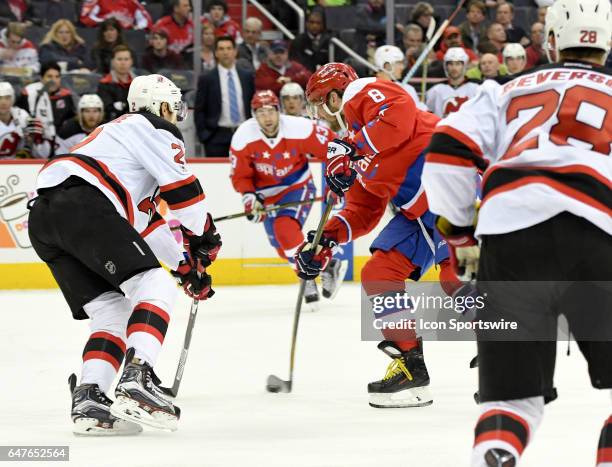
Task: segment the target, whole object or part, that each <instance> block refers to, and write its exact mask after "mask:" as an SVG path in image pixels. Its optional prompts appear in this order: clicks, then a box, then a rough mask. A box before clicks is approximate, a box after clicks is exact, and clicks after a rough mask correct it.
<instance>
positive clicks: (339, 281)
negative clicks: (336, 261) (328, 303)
mask: <svg viewBox="0 0 612 467" xmlns="http://www.w3.org/2000/svg"><path fill="white" fill-rule="evenodd" d="M348 264H349V263H348V260H346V259H344V260H342V261H340V271H338V278H337V280H336V283H337V285H336V288H335V289H334V290H332V291H331V292H330V291H329V290H325V289H323V290H322V292H321V293H322V295H323V296H324V297H325V298H327V299H328V300H333V299H334V297H335V296H336V295H338V292H339V291H340V287H341V286H342V284H343V283H344V277H345V276H346V272H347V271H348Z"/></svg>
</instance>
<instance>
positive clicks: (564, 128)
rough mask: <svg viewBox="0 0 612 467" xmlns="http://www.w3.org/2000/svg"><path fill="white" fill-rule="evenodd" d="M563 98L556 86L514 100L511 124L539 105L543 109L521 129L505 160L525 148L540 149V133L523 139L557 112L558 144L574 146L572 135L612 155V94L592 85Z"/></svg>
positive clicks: (508, 115) (554, 129) (554, 128)
mask: <svg viewBox="0 0 612 467" xmlns="http://www.w3.org/2000/svg"><path fill="white" fill-rule="evenodd" d="M559 100H560V95H559V93H558V92H557V91H555V90H554V89H549V90H547V91H542V92H538V93H535V94H524V95H522V96H518V97H515V98H514V99H512V101H511V102H510V104H509V105H508V109H507V110H506V122H507V124H510V123H511V122H512V121H513V120H514V119H516V118H517V117H518V116H519V113H520V112H521V111H524V110H528V109H535V108H539V110H538V112H537V113H536V114H535V115H534V116H533V117H532V118H531V119H530V120H529V121H527V122H526V123H525V124H524V125H523V126H521V127H520V128H519V129H518V130H517V132H516V134H515V135H514V138H513V139H512V142H511V143H510V144H509V145H508V150H507V151H506V154H504V156H503V159H510V158H512V157H516V156H518V155H519V154H521V153H522V152H523V151H526V150H528V149H535V148H537V147H538V136H537V135H536V136H533V137H531V138H529V139H527V140H525V141H523V142H521V143H519V142H520V141H521V140H522V139H523V138H524V137H525V136H526V135H527V134H529V133H530V132H531V131H532V130H533V129H535V128H537V127H539V126H541V125H543V124H544V123H545V122H546V121H548V119H550V118H551V117H552V116H553V114H554V113H555V112H556V113H557V120H558V122H557V123H556V124H555V125H553V126H552V127H551V129H550V135H549V139H550V141H551V142H553V143H554V144H556V145H558V146H567V145H571V142H570V141H569V139H570V138H571V139H574V140H578V141H583V142H585V143H588V144H590V145H591V149H592V150H593V151H596V152H600V153H602V154H604V155H606V156H607V155H610V141H611V140H612V112H610V111H609V110H608V109H610V108H612V96H609V95H607V94H605V93H603V92H601V91H597V90H595V89H592V88H587V87H584V86H574V87H573V88H570V89H568V90H567V91H566V92H565V95H564V96H563V100H562V101H561V104H559ZM557 109H558V110H557Z"/></svg>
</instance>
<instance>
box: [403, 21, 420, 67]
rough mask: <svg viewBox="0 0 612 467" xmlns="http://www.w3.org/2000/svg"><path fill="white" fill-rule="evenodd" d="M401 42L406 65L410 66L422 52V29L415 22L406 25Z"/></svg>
mask: <svg viewBox="0 0 612 467" xmlns="http://www.w3.org/2000/svg"><path fill="white" fill-rule="evenodd" d="M402 44H403V46H404V54H405V55H406V60H407V62H408V67H411V66H412V65H414V62H415V61H416V59H417V58H418V57H419V55H421V53H422V52H423V47H424V44H423V29H421V27H420V26H418V25H416V24H408V25H406V27H405V28H404V34H403V35H402Z"/></svg>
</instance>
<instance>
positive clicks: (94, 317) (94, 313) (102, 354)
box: [81, 292, 130, 392]
mask: <svg viewBox="0 0 612 467" xmlns="http://www.w3.org/2000/svg"><path fill="white" fill-rule="evenodd" d="M83 309H84V310H85V312H86V313H87V315H88V316H89V317H90V318H91V323H90V328H91V335H90V336H89V339H88V340H87V343H86V344H85V349H83V367H82V371H81V384H97V385H98V387H99V388H100V389H101V390H102V391H103V392H107V391H108V390H109V389H110V386H111V384H112V383H113V380H114V379H115V376H116V375H117V372H118V371H119V368H120V367H121V364H122V363H123V357H124V355H125V328H126V325H127V320H128V317H129V315H130V314H129V312H130V303H129V301H128V300H127V299H126V298H125V297H124V296H122V295H121V294H118V293H116V292H107V293H104V294H102V295H100V296H99V297H97V298H95V299H94V300H92V301H91V302H89V303H88V304H86V305H85V306H84V307H83Z"/></svg>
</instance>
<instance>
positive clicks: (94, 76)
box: [62, 73, 102, 96]
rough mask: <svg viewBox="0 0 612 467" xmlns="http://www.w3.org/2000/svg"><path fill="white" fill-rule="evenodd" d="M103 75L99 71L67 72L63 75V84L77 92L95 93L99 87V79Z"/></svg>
mask: <svg viewBox="0 0 612 467" xmlns="http://www.w3.org/2000/svg"><path fill="white" fill-rule="evenodd" d="M100 78H102V75H99V74H98V73H66V74H63V75H62V86H64V87H67V88H69V89H71V90H72V92H74V93H75V94H78V95H79V96H82V95H83V94H92V93H95V92H96V90H97V89H98V81H100Z"/></svg>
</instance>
